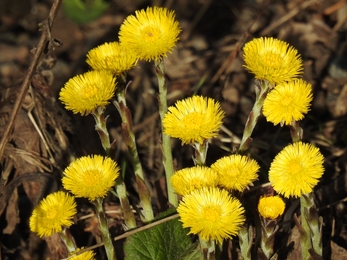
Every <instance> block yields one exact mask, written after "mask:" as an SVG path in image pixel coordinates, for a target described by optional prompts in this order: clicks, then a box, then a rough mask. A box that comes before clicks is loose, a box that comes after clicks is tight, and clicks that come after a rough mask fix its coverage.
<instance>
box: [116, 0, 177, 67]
mask: <svg viewBox="0 0 347 260" xmlns="http://www.w3.org/2000/svg"><path fill="white" fill-rule="evenodd" d="M180 31H181V29H180V26H179V23H178V22H177V21H176V20H175V13H174V11H169V10H167V9H166V8H161V7H147V9H146V10H140V11H135V16H134V15H129V16H128V17H127V18H126V19H125V21H124V22H123V24H122V25H121V27H120V29H119V41H120V44H121V45H123V46H126V48H127V49H128V50H131V51H133V52H134V53H136V54H137V56H138V57H139V58H140V59H142V60H146V61H152V60H161V59H162V58H163V57H166V55H167V53H171V51H172V50H173V48H174V47H175V46H176V42H177V41H178V34H179V33H180Z"/></svg>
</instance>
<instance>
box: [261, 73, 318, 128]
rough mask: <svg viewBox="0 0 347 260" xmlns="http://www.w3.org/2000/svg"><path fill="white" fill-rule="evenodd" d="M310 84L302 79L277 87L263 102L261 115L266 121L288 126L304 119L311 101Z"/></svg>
mask: <svg viewBox="0 0 347 260" xmlns="http://www.w3.org/2000/svg"><path fill="white" fill-rule="evenodd" d="M312 98H313V96H312V87H311V84H309V83H307V82H305V81H304V80H302V79H298V80H294V81H290V82H288V83H283V84H281V85H277V86H276V87H275V88H274V89H273V90H271V92H270V93H269V94H268V95H267V97H266V98H265V101H264V106H263V114H264V116H265V117H266V120H267V121H270V122H272V123H274V124H275V125H277V124H278V123H280V124H281V125H283V124H286V125H290V124H291V123H292V122H293V121H299V120H301V119H303V118H304V114H306V113H307V112H308V111H309V107H310V102H311V101H312Z"/></svg>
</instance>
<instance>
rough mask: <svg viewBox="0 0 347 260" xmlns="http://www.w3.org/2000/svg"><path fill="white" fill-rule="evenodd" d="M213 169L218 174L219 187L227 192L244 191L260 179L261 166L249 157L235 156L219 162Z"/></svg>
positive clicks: (212, 166) (224, 158)
mask: <svg viewBox="0 0 347 260" xmlns="http://www.w3.org/2000/svg"><path fill="white" fill-rule="evenodd" d="M211 168H212V169H213V170H215V171H216V172H217V173H218V177H219V185H220V186H222V187H224V188H226V189H227V190H238V191H241V192H242V191H243V190H244V189H246V188H247V187H248V186H250V185H251V186H253V182H254V181H255V180H256V179H257V178H258V174H257V172H258V170H259V168H260V167H259V164H258V163H257V162H256V161H255V160H253V159H251V158H248V157H247V156H242V155H239V154H233V155H230V156H225V157H223V158H221V159H219V160H217V161H216V162H215V163H214V164H212V165H211Z"/></svg>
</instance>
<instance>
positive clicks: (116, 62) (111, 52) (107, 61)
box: [87, 42, 136, 75]
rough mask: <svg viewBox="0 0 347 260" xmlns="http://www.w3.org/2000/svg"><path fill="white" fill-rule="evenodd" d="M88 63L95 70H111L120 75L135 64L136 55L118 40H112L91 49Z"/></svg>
mask: <svg viewBox="0 0 347 260" xmlns="http://www.w3.org/2000/svg"><path fill="white" fill-rule="evenodd" d="M87 63H88V64H89V65H90V66H91V67H92V68H93V70H110V71H111V72H112V73H113V74H114V75H119V74H121V73H122V72H124V71H127V70H129V69H131V68H132V67H134V66H135V63H136V55H135V53H134V52H132V51H129V50H127V48H126V47H124V46H122V45H120V44H119V43H118V42H110V43H104V44H102V45H100V46H98V47H96V48H94V49H92V50H90V51H89V52H88V53H87Z"/></svg>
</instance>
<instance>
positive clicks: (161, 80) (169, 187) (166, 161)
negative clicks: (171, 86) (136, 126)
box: [155, 60, 178, 207]
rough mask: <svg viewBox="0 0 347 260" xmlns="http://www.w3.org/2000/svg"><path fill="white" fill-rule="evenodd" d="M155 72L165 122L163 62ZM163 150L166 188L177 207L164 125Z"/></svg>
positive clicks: (170, 158)
mask: <svg viewBox="0 0 347 260" xmlns="http://www.w3.org/2000/svg"><path fill="white" fill-rule="evenodd" d="M155 71H156V74H157V78H158V87H159V115H160V119H161V121H163V119H164V116H165V113H166V112H167V88H166V84H165V73H164V63H163V60H160V61H155ZM162 142H163V143H162V150H163V164H164V169H165V177H166V186H167V194H168V200H169V203H170V204H171V205H172V206H174V207H177V206H178V199H177V195H176V193H175V190H174V188H173V187H172V184H171V176H172V175H173V174H174V167H173V162H172V152H171V142H170V136H168V135H166V134H165V133H164V128H163V124H162Z"/></svg>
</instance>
